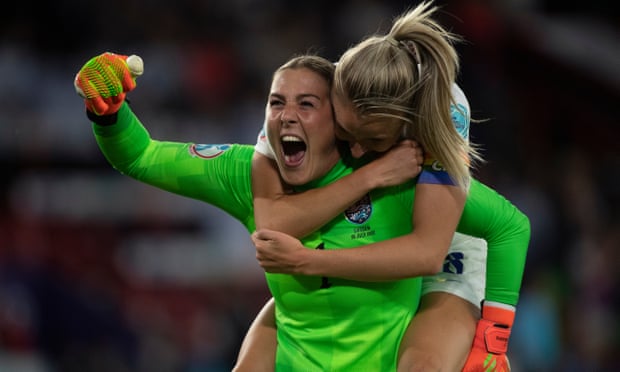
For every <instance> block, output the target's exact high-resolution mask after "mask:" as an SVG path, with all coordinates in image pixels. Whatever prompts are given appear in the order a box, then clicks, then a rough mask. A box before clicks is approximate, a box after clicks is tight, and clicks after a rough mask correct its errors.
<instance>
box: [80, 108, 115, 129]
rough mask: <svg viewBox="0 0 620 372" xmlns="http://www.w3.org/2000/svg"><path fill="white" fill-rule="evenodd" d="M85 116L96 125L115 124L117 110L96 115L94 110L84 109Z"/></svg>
mask: <svg viewBox="0 0 620 372" xmlns="http://www.w3.org/2000/svg"><path fill="white" fill-rule="evenodd" d="M86 116H87V117H88V119H89V120H90V121H92V122H93V123H95V124H97V125H101V126H109V125H114V124H116V121H117V120H118V111H117V112H115V113H113V114H109V115H97V114H95V113H94V112H92V111H90V110H88V109H86Z"/></svg>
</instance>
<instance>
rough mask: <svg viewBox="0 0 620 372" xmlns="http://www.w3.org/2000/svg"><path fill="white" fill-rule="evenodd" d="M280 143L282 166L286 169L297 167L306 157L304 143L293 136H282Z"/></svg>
mask: <svg viewBox="0 0 620 372" xmlns="http://www.w3.org/2000/svg"><path fill="white" fill-rule="evenodd" d="M280 141H281V143H282V152H283V153H284V164H286V166H287V167H296V166H299V165H300V164H301V162H302V161H303V160H304V157H305V156H306V143H305V142H304V141H303V140H302V139H301V138H299V137H295V136H282V138H281V139H280Z"/></svg>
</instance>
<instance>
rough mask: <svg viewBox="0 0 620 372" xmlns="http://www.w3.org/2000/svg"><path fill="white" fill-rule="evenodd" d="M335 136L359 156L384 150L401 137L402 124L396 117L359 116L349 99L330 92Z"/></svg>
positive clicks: (355, 155) (352, 152)
mask: <svg viewBox="0 0 620 372" xmlns="http://www.w3.org/2000/svg"><path fill="white" fill-rule="evenodd" d="M332 101H333V105H334V117H335V122H336V123H335V124H336V130H335V133H336V136H337V137H338V138H339V139H341V140H343V141H347V142H349V146H350V147H351V154H352V155H353V156H354V157H356V158H359V157H361V156H362V155H364V154H365V153H366V152H369V151H373V152H385V151H387V150H389V149H390V148H391V147H392V146H394V144H396V142H398V140H400V139H401V137H402V136H401V135H402V132H403V129H402V128H403V126H402V124H401V121H400V120H398V119H389V118H385V117H382V118H373V117H362V116H360V115H359V114H358V113H357V111H356V109H355V107H354V106H353V104H352V103H351V101H349V100H348V99H347V98H345V97H343V96H342V95H340V94H336V93H334V94H332Z"/></svg>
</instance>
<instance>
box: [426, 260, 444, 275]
mask: <svg viewBox="0 0 620 372" xmlns="http://www.w3.org/2000/svg"><path fill="white" fill-rule="evenodd" d="M444 261H445V257H433V259H431V260H429V263H428V265H427V266H428V267H427V270H426V273H424V274H422V275H424V276H427V275H435V274H438V273H440V272H441V271H442V270H443V264H444Z"/></svg>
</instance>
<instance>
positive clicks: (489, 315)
mask: <svg viewBox="0 0 620 372" xmlns="http://www.w3.org/2000/svg"><path fill="white" fill-rule="evenodd" d="M515 311H516V309H515V307H514V306H511V305H506V304H502V303H499V302H492V301H484V303H483V304H482V319H486V320H490V321H491V322H494V323H497V324H500V325H503V326H506V327H508V328H511V327H512V324H513V323H514V320H515Z"/></svg>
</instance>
